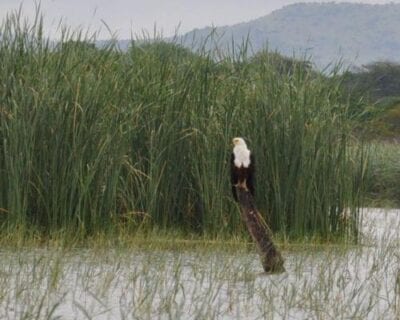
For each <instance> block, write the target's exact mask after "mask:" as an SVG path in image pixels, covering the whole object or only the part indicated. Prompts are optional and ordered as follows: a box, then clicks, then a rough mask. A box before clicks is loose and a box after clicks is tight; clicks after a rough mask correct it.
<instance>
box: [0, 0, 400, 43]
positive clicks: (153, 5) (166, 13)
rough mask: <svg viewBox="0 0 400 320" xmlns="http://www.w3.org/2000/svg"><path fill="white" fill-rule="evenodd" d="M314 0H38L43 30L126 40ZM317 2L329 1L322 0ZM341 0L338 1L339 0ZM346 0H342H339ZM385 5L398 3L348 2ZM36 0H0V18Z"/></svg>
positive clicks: (28, 10)
mask: <svg viewBox="0 0 400 320" xmlns="http://www.w3.org/2000/svg"><path fill="white" fill-rule="evenodd" d="M297 2H315V0H311V1H309V0H302V1H296V0H41V2H40V7H41V13H42V14H43V16H44V26H45V31H46V34H47V35H48V36H50V37H51V38H53V39H56V38H58V36H59V31H60V28H59V26H60V22H62V23H61V25H64V26H68V27H70V28H71V29H72V30H84V31H88V33H89V34H93V33H96V35H97V36H96V37H97V39H108V38H110V37H111V36H115V37H117V38H118V39H130V38H131V36H133V37H135V35H140V34H141V33H142V31H146V32H147V33H148V34H149V35H150V36H151V35H153V34H154V30H155V29H156V30H157V33H158V34H159V35H160V34H161V35H163V36H165V37H168V36H172V35H174V34H175V33H176V32H178V33H185V32H188V31H191V30H193V29H194V28H202V27H205V26H222V25H232V24H235V23H239V22H244V21H249V20H252V19H255V18H258V17H261V16H264V15H266V14H268V13H271V12H272V11H274V10H277V9H280V8H282V7H283V6H285V5H288V4H293V3H297ZM319 2H332V0H322V1H319ZM339 2H342V1H339ZM343 2H344V1H343ZM345 2H363V3H370V4H383V3H390V2H400V0H397V1H386V0H375V1H374V0H361V1H360V0H355V1H353V0H347V1H345ZM37 3H38V1H34V0H24V1H20V0H0V20H1V21H4V18H5V17H6V16H7V14H9V13H10V12H12V11H15V10H18V8H19V7H20V6H21V4H22V12H23V16H24V17H29V18H32V17H34V15H35V7H36V6H37Z"/></svg>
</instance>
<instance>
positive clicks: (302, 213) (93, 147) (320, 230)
mask: <svg viewBox="0 0 400 320" xmlns="http://www.w3.org/2000/svg"><path fill="white" fill-rule="evenodd" d="M0 33H1V35H2V37H1V41H0V59H1V61H2V64H1V66H0V83H1V84H2V85H1V87H0V112H1V118H0V180H1V187H0V208H1V209H0V223H1V226H2V229H3V232H5V233H7V234H9V233H12V232H14V230H22V232H28V233H29V232H33V233H35V234H36V233H37V234H42V235H43V234H44V235H46V234H55V233H59V234H73V235H74V236H77V237H86V236H90V235H94V234H97V233H98V232H104V231H109V232H114V231H119V230H121V229H127V230H129V231H130V232H133V231H135V230H142V231H143V230H152V229H154V228H156V229H159V230H178V232H181V233H183V234H185V233H192V232H195V233H199V234H202V235H206V236H211V237H215V236H217V235H219V236H220V235H224V234H226V235H239V234H242V232H243V224H242V222H241V220H240V216H239V213H238V210H237V207H236V204H235V203H234V202H233V200H232V198H231V195H230V186H229V172H228V171H229V164H228V160H229V157H230V152H231V146H230V142H231V138H232V137H234V136H244V137H245V138H247V140H248V142H249V145H250V148H251V149H253V150H254V153H255V156H256V159H257V170H258V174H257V196H256V198H257V204H258V206H259V208H260V211H261V212H263V213H264V214H265V218H266V220H267V221H268V222H269V224H270V225H271V227H272V228H273V229H274V230H275V231H277V232H282V233H283V234H284V235H285V236H286V237H292V236H293V237H299V236H305V235H308V236H317V237H320V238H324V239H329V238H331V237H332V236H336V235H340V234H342V233H343V231H344V230H345V228H347V227H350V229H351V230H352V232H355V231H356V222H357V206H358V205H359V204H360V196H361V193H360V192H361V187H362V179H363V174H364V169H363V168H364V163H363V152H362V150H361V149H360V150H358V149H357V150H355V148H354V147H352V149H351V152H350V150H349V145H350V141H349V133H350V132H351V130H350V129H351V128H350V126H349V125H348V122H347V113H348V105H347V104H346V103H343V102H342V100H343V99H342V98H341V91H340V82H339V81H338V80H337V77H331V78H326V77H325V76H322V75H320V74H318V73H314V72H311V71H310V70H309V68H308V67H305V65H304V63H298V64H296V63H294V62H293V61H292V62H291V64H290V65H289V66H290V68H289V69H288V68H287V67H286V68H282V67H279V65H278V66H277V63H276V56H275V55H268V54H264V55H259V56H258V57H257V59H252V60H251V59H250V60H248V59H246V58H245V57H246V56H247V54H246V46H245V45H243V46H242V49H241V50H239V51H235V52H234V53H232V54H230V55H228V56H226V57H224V58H221V59H220V60H219V61H218V62H216V61H215V60H213V59H212V58H211V56H210V54H208V53H207V52H204V51H199V52H197V53H195V54H194V53H191V52H190V51H189V50H187V49H184V48H182V47H180V46H179V45H175V44H167V43H161V42H155V43H146V42H145V43H141V44H140V45H138V44H137V43H135V42H133V43H132V46H131V48H130V49H129V51H128V52H119V51H118V50H116V49H115V48H114V47H113V46H112V45H110V46H109V47H105V48H102V49H96V48H95V47H94V46H93V45H91V44H90V43H87V39H82V38H80V37H79V35H68V32H65V34H64V36H63V39H62V41H61V42H60V43H57V44H52V43H50V42H48V41H46V40H45V39H43V37H42V27H41V22H40V19H38V20H37V22H36V24H35V25H33V26H30V25H25V24H23V23H22V22H21V21H19V19H18V17H15V16H14V17H11V18H9V19H8V20H7V21H6V22H5V24H4V25H3V26H2V27H1V30H0ZM270 57H273V58H270ZM284 63H285V65H287V61H284ZM289 71H290V72H289ZM345 208H349V209H348V210H350V212H351V219H350V220H348V221H347V222H346V224H343V223H342V220H341V217H342V215H343V214H342V212H343V210H344V209H345Z"/></svg>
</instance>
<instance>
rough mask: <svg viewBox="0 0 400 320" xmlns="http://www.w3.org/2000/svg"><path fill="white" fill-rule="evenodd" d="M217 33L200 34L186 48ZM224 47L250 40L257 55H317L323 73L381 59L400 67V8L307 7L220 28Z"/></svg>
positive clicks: (202, 31)
mask: <svg viewBox="0 0 400 320" xmlns="http://www.w3.org/2000/svg"><path fill="white" fill-rule="evenodd" d="M212 30H213V28H211V27H206V28H204V29H195V30H193V31H191V32H189V33H187V34H185V35H184V36H183V37H182V38H181V39H182V41H183V43H184V45H186V46H191V45H192V39H193V37H195V39H196V40H197V42H198V41H199V40H201V39H205V38H206V37H207V36H208V35H209V34H210V33H211V32H212ZM215 31H216V33H217V34H218V36H220V40H219V45H220V46H225V47H226V46H227V45H230V44H231V43H232V39H233V40H234V42H235V43H241V42H242V40H243V39H244V38H246V37H247V36H248V35H249V39H250V41H251V44H252V48H253V50H254V51H255V52H257V51H259V50H261V49H263V48H265V47H266V46H268V48H269V50H277V51H279V52H280V53H282V54H284V55H288V56H292V55H293V54H295V55H296V56H301V57H304V56H305V55H306V56H311V58H312V61H313V62H314V63H315V64H316V66H317V67H319V68H323V67H325V66H326V65H328V64H329V63H331V62H334V61H338V60H339V59H340V58H343V61H344V63H345V64H346V65H349V64H354V65H362V64H365V63H370V62H373V61H377V60H390V61H394V62H400V4H394V3H392V4H385V5H368V4H350V3H324V4H320V3H308V4H305V3H302V4H294V5H289V6H286V7H284V8H282V9H280V10H277V11H274V12H272V13H271V14H269V15H266V16H264V17H261V18H258V19H256V20H252V21H249V22H245V23H239V24H236V25H232V26H224V27H218V28H216V30H215Z"/></svg>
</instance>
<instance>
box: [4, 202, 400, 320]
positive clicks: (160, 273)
mask: <svg viewBox="0 0 400 320" xmlns="http://www.w3.org/2000/svg"><path fill="white" fill-rule="evenodd" d="M398 214H399V211H398V210H393V211H391V212H385V211H383V210H378V211H376V210H365V212H364V213H363V219H362V221H363V222H362V225H361V228H362V230H361V233H362V235H363V241H362V242H361V244H360V245H358V246H351V247H347V246H334V247H329V246H326V245H325V246H323V247H320V248H310V247H307V245H304V250H293V251H286V252H285V257H286V263H285V268H286V270H287V272H286V273H283V274H279V275H268V276H266V275H264V274H262V273H261V271H262V267H261V264H260V262H259V259H258V256H257V255H256V254H255V253H253V252H252V251H249V250H247V249H246V248H244V247H243V248H241V249H240V248H236V249H235V250H234V251H229V250H225V249H224V248H219V249H218V248H216V247H215V248H214V249H212V250H209V249H208V250H201V249H200V250H198V249H193V248H192V249H190V250H185V249H183V248H179V247H177V248H176V249H175V250H172V249H169V250H158V249H154V248H148V249H137V248H136V249H135V248H130V249H128V250H127V248H120V247H117V246H115V247H114V248H113V249H112V250H110V249H103V250H101V249H100V250H93V249H89V250H88V249H76V248H75V249H68V250H62V249H60V248H53V249H51V250H48V249H32V248H28V249H27V250H23V249H22V250H18V251H15V250H2V251H1V252H0V261H1V263H0V317H1V318H5V319H7V318H18V319H20V318H21V319H22V318H25V319H56V318H57V317H61V318H63V317H65V316H68V317H73V318H79V319H86V318H87V319H93V318H97V319H110V318H112V319H130V318H141V319H154V318H172V319H199V318H200V319H232V318H237V319H239V318H240V319H241V318H249V319H256V318H265V319H287V318H295V319H397V318H398V317H399V315H400V306H399V291H398V279H399V263H400V260H399V259H400V256H399V254H398V246H399V244H400V242H399V234H398V228H399V227H400V226H399V216H398ZM310 249H311V250H310Z"/></svg>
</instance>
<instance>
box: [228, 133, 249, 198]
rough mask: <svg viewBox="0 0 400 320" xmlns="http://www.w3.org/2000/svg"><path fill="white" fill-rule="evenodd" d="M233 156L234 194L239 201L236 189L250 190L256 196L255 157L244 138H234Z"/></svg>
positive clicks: (232, 179) (232, 178)
mask: <svg viewBox="0 0 400 320" xmlns="http://www.w3.org/2000/svg"><path fill="white" fill-rule="evenodd" d="M232 142H233V146H234V147H233V152H232V155H231V182H232V194H233V197H234V199H235V200H236V201H237V194H236V187H242V188H244V189H245V190H249V191H250V193H251V194H252V195H253V196H254V156H253V154H252V153H251V151H250V150H249V149H248V148H247V145H246V142H245V141H244V139H243V138H233V140H232Z"/></svg>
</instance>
